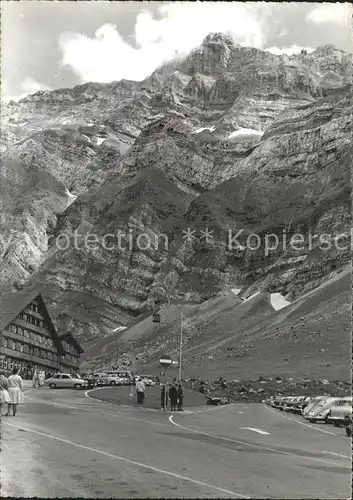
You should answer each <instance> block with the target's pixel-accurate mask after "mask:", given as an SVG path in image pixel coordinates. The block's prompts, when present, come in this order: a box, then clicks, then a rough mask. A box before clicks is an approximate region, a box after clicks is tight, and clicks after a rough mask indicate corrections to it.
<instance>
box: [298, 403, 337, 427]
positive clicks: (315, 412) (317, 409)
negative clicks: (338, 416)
mask: <svg viewBox="0 0 353 500" xmlns="http://www.w3.org/2000/svg"><path fill="white" fill-rule="evenodd" d="M339 400H340V398H327V399H324V400H321V401H319V402H318V403H317V404H316V405H314V407H313V408H312V409H311V410H309V412H308V413H307V414H306V415H305V418H306V419H307V420H309V422H311V423H312V424H314V423H315V422H320V421H323V422H325V423H329V413H330V411H331V408H332V407H333V406H334V405H335V403H336V402H337V401H339Z"/></svg>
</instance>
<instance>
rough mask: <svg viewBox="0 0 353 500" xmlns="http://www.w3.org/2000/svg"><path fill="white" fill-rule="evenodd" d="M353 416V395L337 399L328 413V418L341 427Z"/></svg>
mask: <svg viewBox="0 0 353 500" xmlns="http://www.w3.org/2000/svg"><path fill="white" fill-rule="evenodd" d="M351 416H352V397H351V396H349V397H346V398H342V399H339V400H338V401H336V403H335V404H334V405H333V406H332V408H331V410H330V412H329V414H328V419H329V421H330V422H332V423H333V424H334V426H335V427H340V426H341V425H345V424H346V422H347V421H348V420H349V419H350V418H351Z"/></svg>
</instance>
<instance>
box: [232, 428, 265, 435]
mask: <svg viewBox="0 0 353 500" xmlns="http://www.w3.org/2000/svg"><path fill="white" fill-rule="evenodd" d="M239 429H246V430H249V431H254V432H257V433H258V434H263V435H266V436H271V434H270V433H269V432H266V431H263V430H262V429H257V427H239Z"/></svg>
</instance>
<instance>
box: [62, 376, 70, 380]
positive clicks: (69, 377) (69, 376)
mask: <svg viewBox="0 0 353 500" xmlns="http://www.w3.org/2000/svg"><path fill="white" fill-rule="evenodd" d="M61 378H65V379H67V378H71V377H70V375H62V376H61Z"/></svg>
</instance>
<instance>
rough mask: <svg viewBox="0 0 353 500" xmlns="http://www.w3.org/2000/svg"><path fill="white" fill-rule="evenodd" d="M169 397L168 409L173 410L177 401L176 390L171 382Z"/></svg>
mask: <svg viewBox="0 0 353 500" xmlns="http://www.w3.org/2000/svg"><path fill="white" fill-rule="evenodd" d="M169 399H170V409H171V410H172V411H175V410H176V406H177V401H178V391H177V388H176V387H175V385H174V384H172V385H171V388H170V389H169Z"/></svg>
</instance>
